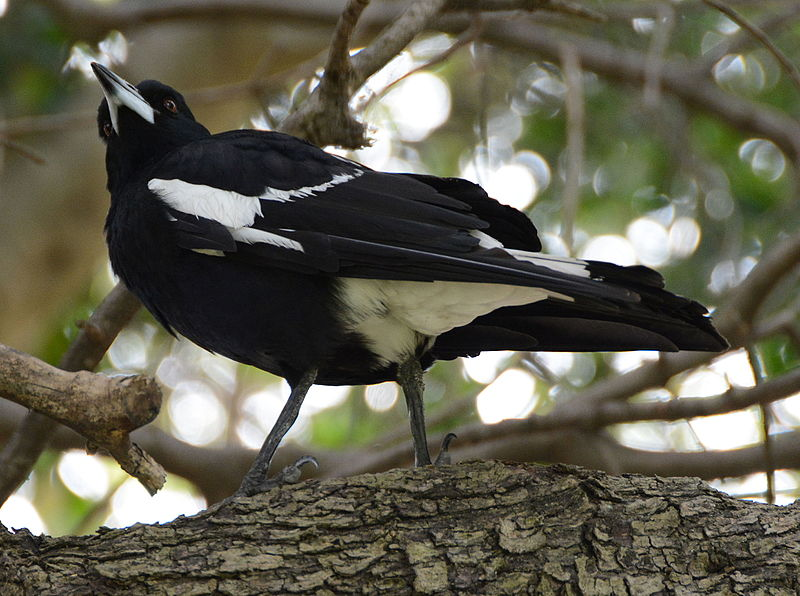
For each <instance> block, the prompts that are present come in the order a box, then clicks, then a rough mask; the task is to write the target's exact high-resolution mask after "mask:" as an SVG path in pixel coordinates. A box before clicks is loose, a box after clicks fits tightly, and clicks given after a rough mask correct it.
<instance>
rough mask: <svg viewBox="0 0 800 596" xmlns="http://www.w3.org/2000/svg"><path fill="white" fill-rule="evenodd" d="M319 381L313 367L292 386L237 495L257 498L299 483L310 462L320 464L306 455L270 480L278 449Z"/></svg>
mask: <svg viewBox="0 0 800 596" xmlns="http://www.w3.org/2000/svg"><path fill="white" fill-rule="evenodd" d="M316 378H317V369H315V368H312V369H311V370H309V371H306V372H305V373H304V374H303V376H301V377H300V380H299V381H298V382H297V383H295V384H294V385H293V386H292V392H291V393H290V394H289V399H288V400H287V401H286V405H284V406H283V410H281V413H280V415H279V416H278V420H277V421H276V422H275V425H274V426H273V427H272V430H271V431H269V434H268V435H267V438H266V439H264V444H263V445H262V446H261V450H260V451H259V452H258V455H257V456H256V459H255V461H254V462H253V465H252V466H250V470H249V471H248V472H247V475H246V476H245V477H244V480H242V484H241V486H239V490H237V491H236V494H237V495H248V496H249V495H254V494H256V493H258V492H262V491H265V490H268V489H270V488H272V487H274V486H278V485H280V484H284V483H292V482H297V480H299V478H300V467H301V466H303V465H304V464H307V463H313V464H314V465H316V463H317V462H316V460H315V459H314V458H313V457H310V456H304V457H301V458H300V459H298V460H297V461H296V462H295V463H294V464H293V465H291V466H287V467H286V468H284V470H283V471H282V472H281V473H280V474H278V475H277V476H275V477H274V478H269V479H268V478H267V472H268V471H269V464H270V462H271V461H272V456H274V455H275V451H276V450H277V449H278V445H280V442H281V440H282V439H283V437H284V436H285V435H286V433H287V432H289V429H290V428H292V425H293V424H294V421H295V420H297V415H298V414H299V412H300V406H302V405H303V400H304V399H305V397H306V393H308V390H309V389H310V388H311V385H313V384H314V381H315V380H316Z"/></svg>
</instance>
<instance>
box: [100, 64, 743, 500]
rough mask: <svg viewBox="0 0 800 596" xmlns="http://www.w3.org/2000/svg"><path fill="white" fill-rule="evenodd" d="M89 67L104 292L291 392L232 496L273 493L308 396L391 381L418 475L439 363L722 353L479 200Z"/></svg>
mask: <svg viewBox="0 0 800 596" xmlns="http://www.w3.org/2000/svg"><path fill="white" fill-rule="evenodd" d="M92 67H93V68H94V73H95V75H96V77H97V79H98V80H99V82H100V85H101V86H102V89H103V94H104V96H105V98H104V99H103V101H102V103H101V104H100V108H99V111H98V128H99V132H100V137H101V139H102V140H103V141H104V142H105V144H106V168H107V173H108V190H109V192H110V194H111V207H110V210H109V212H108V219H107V221H106V238H107V242H108V248H109V255H110V259H111V264H112V266H113V269H114V271H115V273H116V274H117V275H118V276H119V278H120V279H121V280H122V281H123V282H124V283H125V285H126V286H127V287H128V288H129V289H130V290H131V291H132V292H133V293H134V294H135V295H136V296H138V297H139V298H140V299H141V301H142V303H143V304H144V305H145V306H146V307H147V309H148V310H149V311H150V312H151V313H152V314H153V316H154V317H155V318H156V319H157V320H158V321H159V322H160V323H161V324H162V325H163V326H164V327H165V328H166V329H167V330H170V331H172V332H178V333H180V334H182V335H184V336H185V337H187V338H189V339H190V340H192V341H193V342H195V343H196V344H198V345H200V346H202V347H203V348H206V349H207V350H210V351H212V352H216V353H218V354H222V355H224V356H227V357H228V358H232V359H234V360H236V361H238V362H243V363H245V364H250V365H253V366H256V367H258V368H261V369H263V370H266V371H269V372H271V373H275V374H276V375H280V376H282V377H284V378H286V380H287V381H288V382H289V384H290V386H291V388H292V391H291V395H290V397H289V399H288V402H287V404H286V406H285V408H284V410H283V412H282V413H281V415H280V417H279V419H278V421H277V422H276V424H275V427H274V428H273V429H272V431H271V432H270V434H269V436H268V437H267V439H266V441H265V442H264V446H263V447H262V449H261V452H260V453H259V456H258V457H257V459H256V462H255V463H254V464H253V467H252V468H251V470H250V472H248V475H247V476H246V477H245V480H244V482H243V484H242V488H241V489H240V492H244V493H248V494H250V493H253V492H255V491H257V490H260V489H261V488H263V487H265V486H268V485H269V484H268V482H269V481H267V480H266V473H267V469H268V467H269V463H270V460H271V459H272V455H273V454H274V452H275V450H276V449H277V447H278V444H279V443H280V441H281V439H282V437H283V436H284V435H285V434H286V432H287V431H288V430H289V428H290V427H291V425H292V423H293V422H294V420H295V418H296V416H297V413H298V410H299V408H300V405H301V403H302V401H303V398H304V396H305V394H306V392H307V390H308V388H309V387H310V386H311V385H312V384H313V383H321V384H327V385H350V384H370V383H378V382H382V381H390V380H396V381H398V382H399V383H400V385H401V386H402V387H403V390H404V393H405V397H406V401H407V405H408V408H409V413H410V419H411V431H412V437H413V444H414V454H415V461H416V464H417V465H425V464H429V463H431V460H430V457H429V455H428V447H427V442H426V438H425V426H424V419H423V408H422V389H423V383H422V371H423V370H424V369H426V368H427V367H429V366H430V365H431V364H432V363H433V362H434V361H435V360H439V359H446V360H449V359H453V358H457V357H459V356H474V355H477V354H478V353H480V352H481V351H484V350H550V351H562V350H568V351H601V350H636V349H648V350H663V351H675V350H709V351H718V350H722V349H724V348H725V347H726V345H727V344H726V342H725V340H724V339H723V338H722V337H721V336H720V335H719V334H718V333H717V331H716V330H715V329H714V327H713V326H712V323H711V320H710V318H709V317H708V313H707V311H706V309H705V308H704V307H703V306H702V305H701V304H699V303H697V302H695V301H692V300H689V299H687V298H683V297H680V296H676V295H674V294H671V293H669V292H668V291H666V290H664V289H663V280H662V278H661V276H660V275H659V274H658V273H656V272H655V271H652V270H650V269H648V268H646V267H642V266H632V267H622V266H617V265H613V264H610V263H604V262H598V261H586V260H579V259H571V258H566V257H558V256H551V255H546V254H543V253H541V252H540V251H541V248H542V245H541V243H540V241H539V238H538V236H537V233H536V229H535V228H534V226H533V224H532V223H531V221H530V220H529V219H528V218H527V217H526V216H525V215H524V214H522V213H521V212H519V211H517V210H515V209H512V208H510V207H507V206H504V205H502V204H500V203H498V202H497V201H495V200H494V199H491V198H489V196H488V195H487V194H486V192H485V191H484V190H483V189H482V188H481V187H480V186H478V185H475V184H472V183H471V182H468V181H466V180H462V179H458V178H437V177H434V176H426V175H418V174H400V173H385V172H378V171H374V170H371V169H370V168H368V167H366V166H364V165H361V164H359V163H356V162H353V161H350V160H348V159H343V158H341V157H339V156H336V155H331V154H329V153H326V152H325V151H323V150H322V149H319V148H317V147H315V146H313V145H311V144H309V143H307V142H305V141H303V140H301V139H298V138H295V137H292V136H288V135H285V134H280V133H276V132H265V131H260V130H234V131H230V132H224V133H221V134H214V135H212V134H211V133H210V132H209V131H208V130H207V129H206V128H205V127H204V126H203V125H202V124H200V123H199V122H197V121H196V120H195V119H194V116H193V115H192V112H191V110H190V109H189V107H188V106H187V105H186V102H185V101H184V99H183V97H182V96H181V94H180V93H178V92H177V91H175V90H174V89H172V88H171V87H168V86H166V85H164V84H162V83H160V82H157V81H152V80H147V81H142V82H141V83H139V84H138V85H137V86H133V85H131V84H130V83H128V82H126V81H125V80H124V79H122V78H121V77H119V76H118V75H116V74H114V73H113V72H111V71H110V70H108V69H107V68H105V67H104V66H102V65H100V64H93V65H92Z"/></svg>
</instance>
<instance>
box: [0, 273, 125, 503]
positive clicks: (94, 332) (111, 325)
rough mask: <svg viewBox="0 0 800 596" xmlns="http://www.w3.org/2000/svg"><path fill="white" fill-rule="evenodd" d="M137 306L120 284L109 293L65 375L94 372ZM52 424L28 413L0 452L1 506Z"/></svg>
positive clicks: (73, 350) (74, 347) (75, 346)
mask: <svg viewBox="0 0 800 596" xmlns="http://www.w3.org/2000/svg"><path fill="white" fill-rule="evenodd" d="M139 306H140V303H139V300H138V299H136V298H135V297H134V296H133V295H132V294H131V293H130V292H128V290H127V289H125V287H123V286H122V284H117V286H116V287H115V288H114V289H113V290H111V292H109V294H108V296H106V297H105V299H103V301H102V302H101V303H100V304H99V305H98V307H97V308H96V309H95V311H94V312H93V313H92V316H91V317H89V320H88V321H86V322H85V323H83V324H81V325H80V326H81V327H82V328H81V331H80V332H79V333H78V335H77V337H76V338H75V339H74V340H73V342H72V343H71V344H70V346H69V348H68V349H67V351H66V352H65V353H64V355H63V356H62V358H61V361H60V362H59V368H61V369H62V370H65V371H78V370H93V369H94V368H95V367H96V366H97V365H98V364H99V363H100V360H101V359H102V358H103V355H104V354H105V353H106V351H107V350H108V347H109V346H110V345H111V343H112V342H113V341H114V338H115V337H116V336H117V334H118V333H119V332H120V330H121V329H122V328H123V327H124V326H125V325H126V324H127V323H128V321H130V320H131V318H132V317H133V315H134V314H135V313H136V311H137V310H138V309H139ZM57 426H58V425H57V423H56V422H55V420H53V419H51V418H48V417H46V416H43V415H42V414H39V413H37V412H30V413H29V414H28V415H27V416H26V418H25V420H23V421H22V423H21V424H20V425H19V427H18V428H17V429H16V431H15V432H14V434H13V435H12V436H11V437H10V438H9V440H8V442H7V443H6V445H5V447H4V448H3V451H2V452H0V503H2V502H5V500H6V499H7V498H8V497H9V495H11V494H12V493H13V492H14V491H15V490H16V489H17V487H19V485H20V484H22V483H23V482H24V481H25V479H26V478H27V477H28V474H30V472H31V470H32V469H33V466H34V464H35V463H36V460H38V459H39V456H40V455H41V454H42V451H44V450H45V449H46V448H47V445H48V441H49V439H50V437H51V435H52V433H53V432H54V430H55V429H56V427H57Z"/></svg>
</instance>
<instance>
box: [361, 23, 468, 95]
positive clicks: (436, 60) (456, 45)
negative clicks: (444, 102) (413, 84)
mask: <svg viewBox="0 0 800 596" xmlns="http://www.w3.org/2000/svg"><path fill="white" fill-rule="evenodd" d="M482 28H483V25H482V21H481V19H480V18H478V17H476V18H475V19H473V21H472V23H471V24H470V26H469V29H467V30H466V31H464V33H462V34H461V35H459V36H458V38H456V40H455V41H454V42H453V43H452V44H450V45H449V46H448V47H447V49H446V50H444V51H442V52H439V53H438V54H436V56H434V57H433V58H431V59H430V60H428V61H427V62H425V63H424V64H420V65H419V66H417V67H415V68H412V69H411V70H409V71H408V72H407V73H405V74H403V75H402V76H399V77H397V78H396V79H394V80H393V81H391V82H390V83H388V84H387V85H386V86H385V87H384V88H383V89H381V90H380V91H379V92H377V93H373V94H371V95H370V97H369V98H368V99H367V100H366V101H364V102H362V103H361V104H360V105H359V106H358V109H359V110H364V109H366V108H367V106H369V105H370V103H372V102H373V101H374V100H375V99H377V98H379V97H382V96H383V95H385V94H386V92H387V91H389V90H390V89H391V88H392V87H394V86H395V85H397V84H398V83H399V82H400V81H403V80H405V79H407V78H408V77H410V76H411V75H413V74H416V73H418V72H421V71H423V70H428V69H429V68H431V67H433V66H436V65H437V64H441V63H442V62H444V61H445V60H447V59H449V58H450V57H451V56H452V55H453V54H455V53H456V52H457V51H458V50H460V49H461V48H463V47H465V46H467V45H468V44H470V43H472V42H474V41H475V40H477V39H478V38H479V37H480V35H481V30H482Z"/></svg>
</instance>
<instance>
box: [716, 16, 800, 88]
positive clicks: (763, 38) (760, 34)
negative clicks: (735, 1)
mask: <svg viewBox="0 0 800 596" xmlns="http://www.w3.org/2000/svg"><path fill="white" fill-rule="evenodd" d="M703 2H704V3H706V4H707V5H708V6H711V7H713V8H716V9H717V10H718V11H720V12H721V13H722V14H724V15H725V16H726V17H728V18H729V19H730V20H732V21H733V22H734V23H736V24H737V25H739V26H740V27H741V28H742V29H744V30H745V31H747V32H748V33H750V35H752V36H753V37H755V38H756V39H757V40H758V42H759V43H760V44H761V45H762V46H764V47H765V48H766V50H767V51H768V52H769V53H770V54H772V55H773V56H774V57H775V59H776V60H777V61H778V64H780V65H781V68H783V70H784V71H786V74H788V75H789V78H790V79H791V80H792V83H794V85H795V87H797V88H798V89H800V71H799V70H798V69H797V66H795V65H794V63H793V62H792V61H791V60H789V58H788V57H787V56H786V54H784V53H783V52H782V51H781V50H780V48H778V46H776V45H775V44H774V43H772V40H771V39H770V38H769V37H768V36H767V34H766V33H765V32H764V31H763V30H762V29H761V28H759V27H758V26H757V25H754V24H753V23H750V22H749V21H748V20H747V19H745V18H744V17H743V16H742V15H740V14H739V13H738V12H736V11H735V10H734V9H733V8H731V7H730V6H727V5H726V4H723V3H722V2H718V1H717V0H703Z"/></svg>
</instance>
